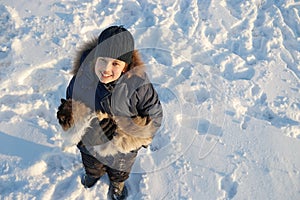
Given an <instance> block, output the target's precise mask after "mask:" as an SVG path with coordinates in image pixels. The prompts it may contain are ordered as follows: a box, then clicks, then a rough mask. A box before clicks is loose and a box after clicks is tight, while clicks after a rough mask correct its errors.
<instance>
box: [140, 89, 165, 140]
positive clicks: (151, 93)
mask: <svg viewBox="0 0 300 200" xmlns="http://www.w3.org/2000/svg"><path fill="white" fill-rule="evenodd" d="M137 99H138V103H137V110H138V114H139V116H141V117H147V118H148V121H151V122H152V126H153V127H152V130H153V133H152V134H153V135H152V136H154V134H155V132H156V131H157V130H158V129H159V127H160V126H161V124H162V118H163V109H162V106H161V103H160V100H159V97H158V94H157V92H156V91H155V89H154V87H153V85H152V84H151V83H147V84H145V85H143V86H141V87H140V88H138V89H137ZM147 124H148V123H147Z"/></svg>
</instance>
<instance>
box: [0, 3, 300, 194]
mask: <svg viewBox="0 0 300 200" xmlns="http://www.w3.org/2000/svg"><path fill="white" fill-rule="evenodd" d="M299 8H300V2H299V1H298V0H276V1H275V0H234V1H232V0H221V1H217V0H207V1H206V0H198V1H195V0H191V1H188V0H181V1H180V0H174V1H171V0H170V1H163V0H138V1H134V0H121V1H116V0H102V1H97V0H80V1H73V0H65V1H58V0H48V1H34V0H27V1H17V0H1V2H0V27H1V28H0V199H4V200H10V199H22V200H24V199H46V200H48V199H54V200H57V199H63V200H66V199H70V200H73V199H101V200H102V199H107V191H108V186H109V180H108V177H107V176H104V177H102V179H101V180H100V181H99V182H98V183H97V184H96V185H95V187H93V188H91V189H85V188H83V186H82V185H81V183H80V176H81V175H82V174H83V172H84V171H83V168H82V164H81V158H80V155H79V151H78V150H77V149H76V147H74V148H71V149H69V150H68V151H63V150H62V148H61V145H62V137H61V134H62V129H61V127H60V126H59V124H58V122H57V119H56V111H57V107H58V106H59V104H60V98H62V97H65V89H66V86H67V85H68V82H69V80H70V78H71V75H70V69H71V67H72V59H73V57H74V53H75V50H76V48H78V47H79V46H80V44H82V43H83V42H84V41H87V40H89V39H90V38H91V37H93V36H97V35H98V34H99V33H100V32H101V31H102V30H103V29H105V28H106V27H108V26H111V25H124V26H125V27H126V28H128V29H129V30H130V31H131V32H132V34H133V35H134V38H135V41H136V44H135V45H136V48H137V49H138V50H139V51H140V53H141V55H142V58H143V60H144V62H145V64H146V66H147V72H148V74H149V77H150V79H151V81H152V82H153V84H154V86H155V88H156V90H157V92H158V93H159V96H160V99H161V102H162V105H163V109H164V119H163V126H162V127H161V129H160V130H159V131H158V133H157V134H156V137H155V138H154V141H153V143H152V145H151V146H150V147H148V148H147V149H142V150H141V151H140V152H139V156H138V159H137V161H136V163H135V165H134V167H133V170H132V174H131V176H130V178H129V179H128V180H127V182H126V184H127V185H128V189H129V197H128V199H132V200H135V199H195V200H198V199H209V200H225V199H239V200H240V199H251V200H252V199H259V200H266V199H272V200H276V199H278V200H282V199H291V200H295V199H300V156H299V152H300V91H299V90H300V82H299V78H300V52H299V50H300V10H299Z"/></svg>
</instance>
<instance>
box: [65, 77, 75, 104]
mask: <svg viewBox="0 0 300 200" xmlns="http://www.w3.org/2000/svg"><path fill="white" fill-rule="evenodd" d="M74 82H75V76H73V78H72V79H71V81H70V83H69V85H68V87H67V90H66V99H72V94H73V87H74Z"/></svg>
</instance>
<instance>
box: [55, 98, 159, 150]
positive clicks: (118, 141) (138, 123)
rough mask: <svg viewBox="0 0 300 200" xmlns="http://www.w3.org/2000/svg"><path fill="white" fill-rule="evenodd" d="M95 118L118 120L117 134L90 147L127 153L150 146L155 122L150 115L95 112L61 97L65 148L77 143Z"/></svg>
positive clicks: (60, 118)
mask: <svg viewBox="0 0 300 200" xmlns="http://www.w3.org/2000/svg"><path fill="white" fill-rule="evenodd" d="M95 118H97V119H98V120H99V121H101V120H103V119H105V118H112V119H113V120H114V121H115V122H116V124H117V129H116V134H115V135H114V136H113V138H112V140H107V138H106V137H103V138H105V140H103V144H101V145H95V146H91V147H87V149H89V148H93V149H94V150H95V151H96V152H97V153H99V155H101V156H108V155H115V154H116V153H118V152H121V153H128V152H130V151H133V150H136V149H139V148H140V147H142V146H147V145H149V144H150V143H151V141H152V137H151V133H152V132H153V130H152V129H153V125H152V121H151V120H149V118H148V117H139V116H138V117H134V118H128V117H117V116H113V117H111V116H109V115H108V114H107V113H101V112H97V113H95V112H92V111H91V109H90V108H89V107H87V106H86V105H85V104H83V103H81V102H79V101H75V100H72V99H68V100H65V99H61V105H60V106H59V108H58V112H57V119H58V122H59V124H60V125H61V127H62V129H63V130H64V133H63V134H62V137H63V139H64V144H63V148H66V147H68V146H72V145H76V144H78V143H79V142H80V141H81V140H82V138H83V136H84V135H85V134H86V133H87V131H88V129H89V127H90V125H91V122H92V120H94V119H95ZM102 134H103V135H104V133H102ZM99 137H100V138H101V136H99Z"/></svg>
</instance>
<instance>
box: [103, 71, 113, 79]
mask: <svg viewBox="0 0 300 200" xmlns="http://www.w3.org/2000/svg"><path fill="white" fill-rule="evenodd" d="M101 75H102V77H104V78H108V77H111V76H112V75H110V74H104V73H102V72H101Z"/></svg>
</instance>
